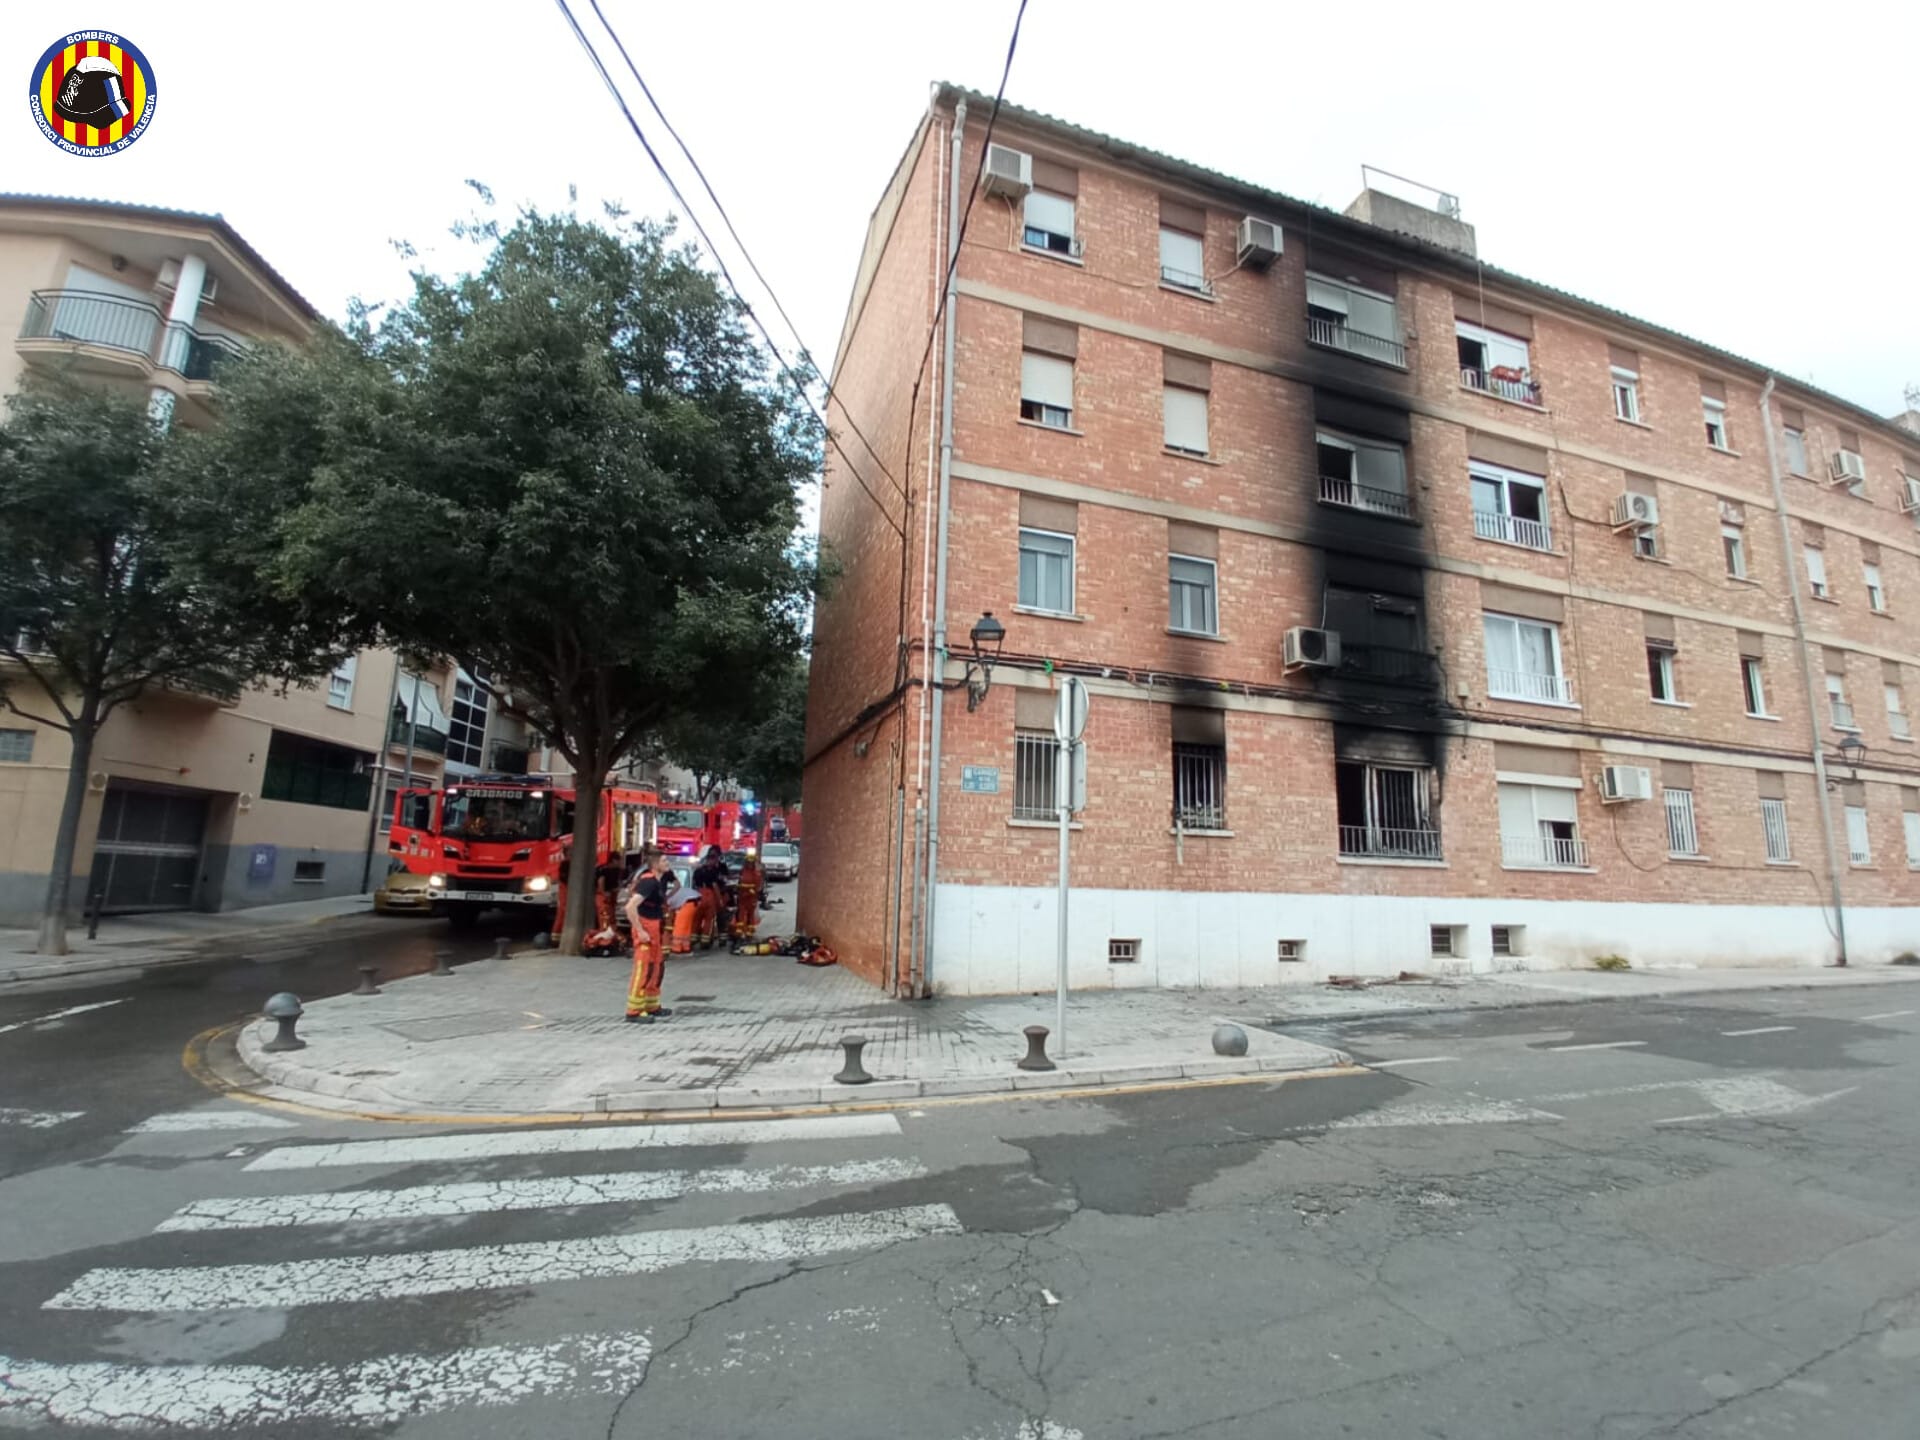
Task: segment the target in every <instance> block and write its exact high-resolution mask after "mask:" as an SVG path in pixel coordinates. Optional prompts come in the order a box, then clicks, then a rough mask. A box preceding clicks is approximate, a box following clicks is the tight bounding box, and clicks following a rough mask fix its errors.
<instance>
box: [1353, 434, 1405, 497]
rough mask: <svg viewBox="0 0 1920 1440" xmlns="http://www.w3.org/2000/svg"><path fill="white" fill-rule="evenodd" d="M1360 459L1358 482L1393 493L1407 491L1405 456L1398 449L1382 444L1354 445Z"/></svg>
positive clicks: (1401, 493) (1398, 493) (1400, 493)
mask: <svg viewBox="0 0 1920 1440" xmlns="http://www.w3.org/2000/svg"><path fill="white" fill-rule="evenodd" d="M1354 453H1355V454H1356V455H1357V456H1358V457H1359V461H1360V483H1361V484H1362V485H1371V486H1373V488H1374V489H1376V490H1390V491H1392V492H1393V493H1394V494H1395V495H1404V494H1406V493H1407V457H1406V456H1405V455H1404V454H1402V453H1401V452H1400V451H1399V450H1393V449H1388V448H1387V447H1386V446H1383V445H1356V446H1355V447H1354Z"/></svg>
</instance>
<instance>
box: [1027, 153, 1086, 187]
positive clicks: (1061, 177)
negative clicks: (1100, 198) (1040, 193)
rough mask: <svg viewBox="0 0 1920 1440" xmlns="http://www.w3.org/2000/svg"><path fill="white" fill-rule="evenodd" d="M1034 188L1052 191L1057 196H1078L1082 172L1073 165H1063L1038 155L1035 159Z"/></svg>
mask: <svg viewBox="0 0 1920 1440" xmlns="http://www.w3.org/2000/svg"><path fill="white" fill-rule="evenodd" d="M1033 188H1034V189H1035V190H1051V191H1052V192H1053V193H1054V194H1056V195H1078V194H1079V193H1080V172H1079V171H1078V170H1076V169H1074V168H1073V166H1071V165H1062V164H1061V163H1060V162H1059V161H1058V160H1049V159H1047V158H1046V157H1045V156H1042V155H1036V156H1034V157H1033Z"/></svg>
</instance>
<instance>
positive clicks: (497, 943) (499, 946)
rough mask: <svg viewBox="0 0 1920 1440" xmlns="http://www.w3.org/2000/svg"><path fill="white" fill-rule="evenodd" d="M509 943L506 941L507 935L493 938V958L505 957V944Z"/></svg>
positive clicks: (500, 958) (501, 958)
mask: <svg viewBox="0 0 1920 1440" xmlns="http://www.w3.org/2000/svg"><path fill="white" fill-rule="evenodd" d="M509 943H510V942H509V941H508V939H507V937H506V936H504V935H502V936H499V937H498V938H497V939H495V940H494V942H493V958H494V959H496V960H504V959H506V958H507V946H508V944H509Z"/></svg>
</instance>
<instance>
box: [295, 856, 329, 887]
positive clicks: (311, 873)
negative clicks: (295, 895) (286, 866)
mask: <svg viewBox="0 0 1920 1440" xmlns="http://www.w3.org/2000/svg"><path fill="white" fill-rule="evenodd" d="M326 878H327V862H326V861H324V860H296V861H294V862H293V883H294V884H296V885H318V884H319V883H320V882H321V881H322V880H325V879H326Z"/></svg>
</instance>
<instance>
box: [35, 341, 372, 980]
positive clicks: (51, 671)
mask: <svg viewBox="0 0 1920 1440" xmlns="http://www.w3.org/2000/svg"><path fill="white" fill-rule="evenodd" d="M190 451H191V442H190V441H189V440H188V438H187V437H185V436H184V435H182V433H181V432H178V431H170V430H166V429H163V428H159V427H156V425H155V424H154V422H153V420H152V419H151V418H150V417H149V415H148V411H147V407H146V404H145V403H144V397H140V396H138V395H135V394H130V393H128V392H125V391H113V390H107V389H105V388H100V387H92V386H88V385H85V384H82V383H80V382H78V381H73V380H68V379H60V380H55V381H49V382H37V383H35V384H32V385H30V386H29V387H28V388H26V389H25V390H23V391H22V392H21V393H20V394H18V395H16V396H14V397H12V399H11V401H10V402H9V406H8V410H7V414H6V418H5V420H4V421H3V422H0V662H4V663H0V707H3V708H5V709H6V710H8V711H11V712H12V713H14V714H16V715H20V716H23V717H25V718H27V719H29V720H33V721H36V722H38V723H40V724H42V725H46V726H49V727H51V728H52V729H55V730H62V731H65V732H66V734H67V736H68V737H69V740H70V741H71V750H70V759H69V761H68V766H67V783H66V793H65V796H64V798H63V800H62V802H61V807H60V821H59V825H58V827H57V829H56V831H55V837H54V848H53V861H52V873H51V874H50V875H49V876H48V880H47V893H46V899H45V902H44V904H43V906H42V909H41V915H40V937H39V948H40V952H41V953H42V954H45V955H64V954H66V953H67V915H68V910H69V907H70V905H71V901H72V882H73V860H74V854H75V851H76V849H77V847H78V840H79V830H80V812H81V808H82V806H83V804H84V802H85V799H86V789H87V774H88V770H89V767H90V766H91V764H92V760H93V751H94V743H95V741H96V739H97V737H98V736H99V733H100V728H101V726H102V725H104V724H105V723H106V721H107V719H108V717H109V716H111V715H112V714H113V712H114V711H116V710H118V709H119V708H120V707H121V706H123V705H126V704H128V703H129V702H131V701H135V700H138V699H139V698H140V697H141V696H142V695H145V694H147V693H148V692H149V691H152V690H154V689H156V688H159V689H176V690H187V691H193V692H198V693H201V694H210V695H215V696H219V697H222V698H227V697H231V696H234V695H237V694H238V693H239V692H240V690H241V689H242V688H244V687H245V686H246V685H247V684H248V683H250V682H253V681H256V680H260V679H264V678H270V677H271V678H279V679H281V680H283V681H292V680H297V679H302V678H305V677H309V676H312V675H314V674H324V673H325V672H326V671H327V670H328V669H329V668H331V666H332V665H333V664H334V663H335V661H336V660H337V658H338V656H339V655H340V654H342V653H344V652H345V650H346V649H348V648H350V646H349V645H347V644H346V643H345V641H346V638H347V637H346V633H345V631H344V630H343V629H342V628H341V627H340V626H339V625H338V624H336V623H335V622H334V621H333V620H332V619H329V618H326V617H323V616H321V615H320V614H319V613H318V611H317V610H315V609H314V608H313V607H312V606H310V605H308V604H306V603H305V602H303V601H299V600H290V599H287V598H285V597H272V598H268V599H264V600H263V602H262V603H260V604H257V605H251V606H238V605H235V604H233V603H231V596H230V593H229V591H228V589H227V586H228V585H229V584H230V583H231V582H232V580H233V579H234V575H235V572H234V569H233V566H234V564H235V563H236V561H238V560H240V559H242V558H245V559H247V560H251V559H252V558H254V557H257V556H258V555H259V554H260V553H261V550H260V545H261V541H260V540H259V538H258V537H251V536H242V535H239V534H237V533H236V532H234V531H233V530H232V529H231V527H229V526H228V525H227V524H225V517H224V516H223V513H222V511H221V510H220V508H219V507H217V506H208V505H207V504H206V503H205V499H206V497H205V494H204V492H203V490H202V488H201V487H202V485H203V484H204V481H205V477H204V476H203V475H202V474H200V473H199V472H197V471H196V470H195V469H194V467H193V465H192V464H191V462H190V460H189V459H188V456H189V454H190ZM209 524H211V525H213V526H214V527H215V528H214V529H212V530H208V529H206V528H204V527H205V526H206V525H209ZM243 552H244V556H243ZM208 556H223V557H225V558H221V559H220V560H218V561H217V563H216V564H214V565H213V566H212V567H211V568H208V567H204V566H203V565H202V564H201V563H200V562H201V560H202V559H204V558H206V557H208Z"/></svg>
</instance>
